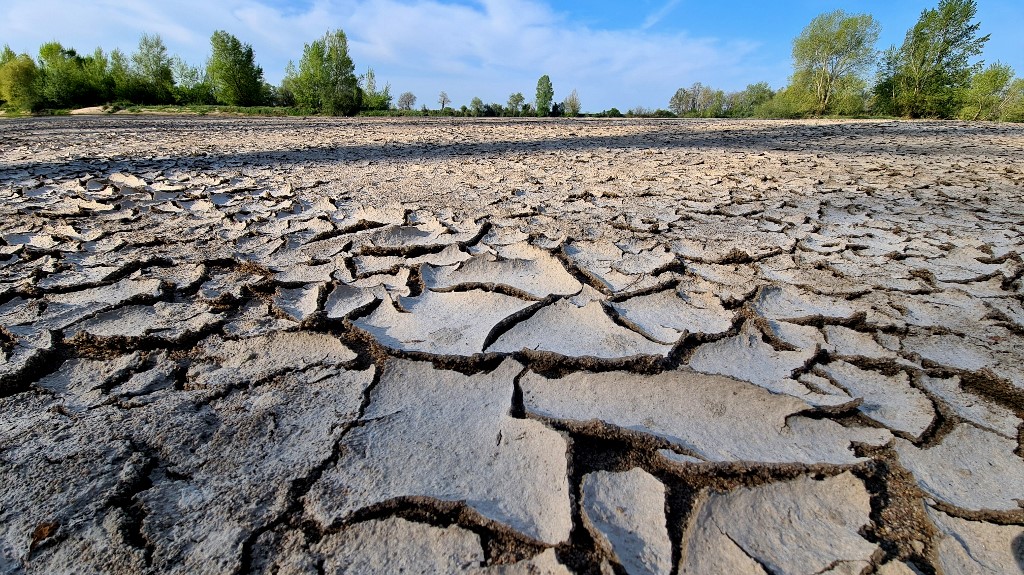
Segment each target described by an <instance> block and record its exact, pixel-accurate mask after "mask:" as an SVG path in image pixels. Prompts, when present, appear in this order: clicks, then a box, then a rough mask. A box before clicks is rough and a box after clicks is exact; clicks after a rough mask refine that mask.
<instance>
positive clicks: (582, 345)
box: [487, 299, 672, 359]
mask: <svg viewBox="0 0 1024 575" xmlns="http://www.w3.org/2000/svg"><path fill="white" fill-rule="evenodd" d="M671 349H672V347H671V346H669V345H665V344H662V343H657V342H654V341H651V340H649V339H647V338H645V337H644V336H642V335H640V334H639V333H637V332H635V331H632V330H629V329H626V328H624V327H622V326H620V325H618V324H616V323H615V322H614V321H612V319H611V318H610V317H608V314H607V313H606V312H605V311H604V308H603V307H602V305H601V302H600V301H591V302H589V303H587V304H585V305H583V306H582V307H577V306H576V305H575V304H573V303H572V302H570V301H568V300H564V299H563V300H558V301H556V302H555V303H553V304H551V305H547V306H544V307H543V308H541V309H540V310H539V311H537V313H535V314H533V315H532V316H531V317H530V318H529V319H526V320H524V321H522V322H520V323H518V324H516V325H515V326H513V327H512V329H510V330H508V331H507V332H505V333H504V334H502V335H501V337H499V338H498V339H497V340H496V341H495V342H494V343H493V344H491V345H490V346H489V347H488V348H487V351H491V352H498V353H514V352H517V351H521V350H533V351H549V352H552V353H557V354H559V355H564V356H568V357H596V358H601V359H618V358H626V357H634V356H638V355H668V353H669V351H671Z"/></svg>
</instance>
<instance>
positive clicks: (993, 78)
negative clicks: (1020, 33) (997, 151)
mask: <svg viewBox="0 0 1024 575" xmlns="http://www.w3.org/2000/svg"><path fill="white" fill-rule="evenodd" d="M1012 80H1013V68H1011V67H1009V66H1007V65H1006V64H1001V63H999V62H996V63H994V64H990V65H989V66H988V67H987V68H985V69H984V70H982V71H980V72H978V73H977V74H975V75H974V76H972V77H971V85H970V87H968V88H967V89H966V90H965V91H964V93H963V95H962V96H961V100H962V101H963V107H962V108H960V113H959V114H958V115H959V116H960V119H962V120H998V119H999V117H1000V116H1001V115H1002V108H1003V106H1004V105H1005V104H1006V103H1007V101H1008V96H1009V89H1010V82H1011V81H1012Z"/></svg>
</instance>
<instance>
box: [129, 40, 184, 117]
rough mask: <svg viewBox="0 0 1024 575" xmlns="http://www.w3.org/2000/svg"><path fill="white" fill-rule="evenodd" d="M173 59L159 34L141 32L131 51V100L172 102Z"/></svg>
mask: <svg viewBox="0 0 1024 575" xmlns="http://www.w3.org/2000/svg"><path fill="white" fill-rule="evenodd" d="M172 64H173V61H172V59H171V56H170V55H168V54H167V47H166V46H164V41H163V39H161V38H160V35H159V34H153V35H149V34H143V35H142V37H141V38H139V46H138V48H136V49H135V52H134V53H132V66H131V74H132V75H134V76H135V78H134V86H133V91H134V92H135V94H134V97H133V98H132V101H134V102H139V103H143V104H166V103H169V102H172V101H173V99H174V97H173V89H174V72H173V70H172V68H171V67H172Z"/></svg>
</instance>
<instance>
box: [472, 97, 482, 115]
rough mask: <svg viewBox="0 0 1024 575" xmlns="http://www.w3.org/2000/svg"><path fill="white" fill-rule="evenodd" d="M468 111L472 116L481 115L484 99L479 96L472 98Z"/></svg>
mask: <svg viewBox="0 0 1024 575" xmlns="http://www.w3.org/2000/svg"><path fill="white" fill-rule="evenodd" d="M468 111H469V113H470V114H472V115H473V116H483V115H484V101H483V100H481V99H480V98H473V99H472V100H470V102H469V110H468Z"/></svg>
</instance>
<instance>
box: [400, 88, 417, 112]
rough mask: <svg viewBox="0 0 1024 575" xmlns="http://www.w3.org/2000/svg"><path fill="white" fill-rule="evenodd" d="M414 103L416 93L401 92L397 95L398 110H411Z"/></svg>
mask: <svg viewBox="0 0 1024 575" xmlns="http://www.w3.org/2000/svg"><path fill="white" fill-rule="evenodd" d="M415 105H416V95H415V94H413V93H412V92H402V95H401V96H399V97H398V109H399V110H412V107H413V106H415Z"/></svg>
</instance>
